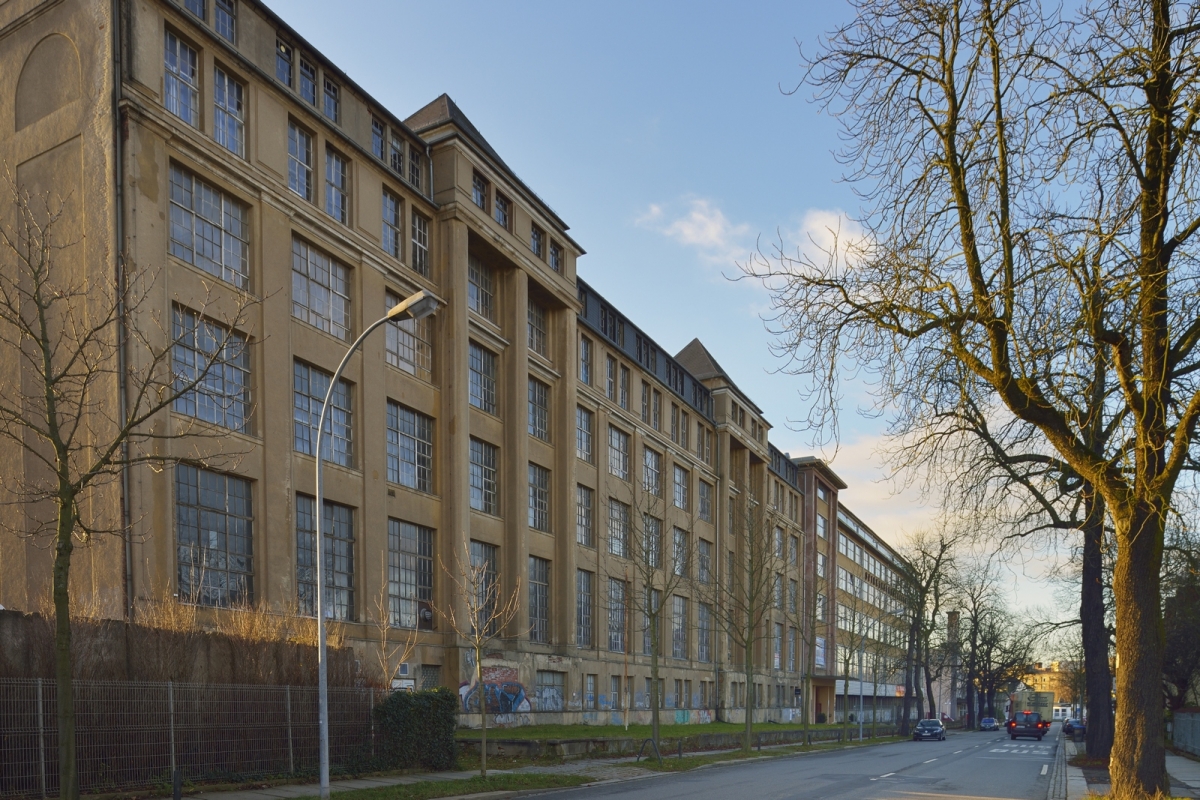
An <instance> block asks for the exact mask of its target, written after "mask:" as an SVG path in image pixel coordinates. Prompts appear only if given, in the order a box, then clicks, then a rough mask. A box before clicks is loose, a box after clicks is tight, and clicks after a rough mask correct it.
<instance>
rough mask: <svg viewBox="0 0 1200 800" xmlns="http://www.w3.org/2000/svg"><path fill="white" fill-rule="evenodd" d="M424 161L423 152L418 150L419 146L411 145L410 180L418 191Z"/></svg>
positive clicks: (409, 159) (409, 157)
mask: <svg viewBox="0 0 1200 800" xmlns="http://www.w3.org/2000/svg"><path fill="white" fill-rule="evenodd" d="M422 161H423V160H422V158H421V154H420V153H418V152H417V148H415V147H410V148H409V149H408V182H409V183H411V184H412V185H413V188H414V189H417V190H418V191H419V190H420V188H421V170H422Z"/></svg>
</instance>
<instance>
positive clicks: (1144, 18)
mask: <svg viewBox="0 0 1200 800" xmlns="http://www.w3.org/2000/svg"><path fill="white" fill-rule="evenodd" d="M854 7H855V10H856V12H857V15H856V19H855V20H854V21H852V22H851V23H849V24H848V25H846V26H843V27H842V28H840V29H838V30H836V31H834V32H833V33H832V34H831V35H830V36H828V37H827V38H826V39H824V40H823V41H822V42H821V43H820V45H819V47H818V50H817V52H816V54H815V56H814V57H812V58H807V59H806V63H805V67H806V70H807V71H806V73H805V81H806V82H807V83H808V84H809V85H811V86H813V87H815V89H816V92H817V95H818V100H819V101H821V102H824V103H825V104H826V105H827V106H828V107H829V108H830V110H831V111H833V112H834V113H836V114H837V115H838V116H839V118H840V119H841V120H842V122H843V124H844V125H845V131H844V134H845V142H846V147H845V149H844V150H843V152H842V153H841V155H842V157H843V159H844V161H845V163H846V164H847V165H848V167H849V170H850V174H849V178H850V179H851V180H852V181H854V182H855V183H856V185H857V186H858V187H859V188H860V190H861V192H862V196H863V199H864V206H865V208H864V210H863V212H862V214H861V215H860V216H861V219H860V223H861V227H862V230H863V234H862V235H861V236H858V237H856V238H855V241H854V242H852V243H851V246H849V247H843V248H835V249H834V251H833V252H832V253H831V258H829V259H828V260H824V261H817V260H813V259H806V258H805V257H804V256H803V254H800V255H799V256H796V257H793V256H792V255H790V253H784V252H782V249H781V252H780V253H779V254H777V255H776V256H773V257H763V258H761V259H759V260H758V261H756V262H754V263H752V264H748V265H746V268H747V272H748V274H750V275H752V276H754V277H757V278H761V279H762V280H764V281H765V282H766V284H767V285H768V287H769V288H770V289H771V291H772V295H773V300H774V304H775V308H776V309H777V312H778V313H777V315H776V316H775V317H774V319H773V322H772V324H773V325H774V326H775V328H776V329H777V330H778V331H779V332H780V333H781V337H782V338H781V341H780V347H781V349H782V350H783V351H784V352H785V353H786V354H787V355H789V356H791V357H792V358H793V362H792V369H794V370H796V371H797V372H800V373H802V374H804V375H805V376H807V377H809V378H811V379H812V381H813V394H812V397H813V398H814V399H815V400H816V402H814V403H813V404H812V406H811V408H812V415H813V416H812V418H811V421H812V422H813V423H814V424H815V425H817V426H818V427H821V428H824V429H825V430H830V431H834V432H836V425H837V401H838V398H840V397H841V396H842V394H841V392H840V391H839V390H838V386H837V383H838V381H839V379H840V377H841V376H842V375H844V374H848V373H855V374H867V375H869V376H870V378H871V381H872V386H873V387H875V391H876V392H877V393H878V396H877V397H876V398H875V402H876V407H877V408H878V407H888V406H889V405H890V401H891V398H894V397H903V396H911V395H912V394H913V387H914V386H915V385H918V384H921V383H925V384H926V385H928V386H930V388H931V390H932V389H934V388H935V387H936V385H937V384H938V382H939V380H940V376H941V375H943V374H945V372H946V371H947V370H949V371H950V372H952V373H953V374H959V373H965V374H967V375H969V376H971V378H972V379H973V380H975V381H978V383H979V385H980V387H983V388H984V389H986V392H985V393H984V394H981V395H977V396H980V397H985V398H986V399H987V401H988V403H989V405H988V406H987V413H989V414H991V415H996V416H1000V415H1010V416H1012V417H1015V418H1017V419H1019V420H1021V421H1022V422H1023V423H1025V424H1027V425H1029V426H1030V427H1031V428H1032V429H1034V430H1036V431H1037V432H1038V434H1039V435H1040V436H1041V437H1043V439H1044V441H1045V442H1046V445H1047V447H1048V448H1049V450H1050V451H1051V452H1053V453H1054V454H1055V455H1056V456H1057V457H1058V458H1060V459H1061V460H1062V462H1063V463H1064V464H1066V465H1067V466H1068V467H1069V468H1070V470H1071V471H1072V472H1073V473H1074V474H1075V475H1077V476H1078V477H1079V478H1080V479H1081V480H1084V481H1086V482H1087V483H1088V484H1089V485H1090V486H1091V487H1093V488H1094V490H1095V492H1096V494H1097V495H1098V496H1099V497H1100V498H1102V499H1103V501H1104V504H1105V511H1106V513H1107V515H1108V518H1109V520H1110V521H1111V524H1112V527H1113V531H1114V535H1115V541H1116V548H1117V553H1116V564H1115V568H1114V572H1113V586H1112V592H1113V599H1114V604H1115V626H1116V648H1117V655H1118V657H1119V659H1120V669H1119V670H1118V673H1117V682H1116V685H1117V708H1118V710H1119V714H1118V715H1117V717H1116V725H1115V735H1114V744H1113V749H1112V753H1111V758H1110V770H1111V774H1112V779H1113V791H1114V793H1115V794H1117V795H1119V796H1121V797H1128V798H1140V797H1148V796H1153V795H1154V794H1156V793H1158V792H1160V791H1162V792H1165V791H1168V790H1169V786H1168V784H1167V779H1166V772H1165V759H1164V754H1165V750H1164V744H1163V737H1162V724H1163V709H1162V693H1161V676H1162V665H1163V650H1164V637H1163V628H1162V616H1161V607H1160V604H1161V568H1162V559H1163V543H1164V529H1165V526H1166V520H1167V514H1168V513H1169V511H1170V509H1171V508H1172V500H1173V497H1174V492H1175V487H1176V484H1177V482H1178V479H1179V476H1180V473H1181V471H1182V470H1183V469H1184V467H1185V465H1186V464H1187V462H1188V456H1189V451H1190V450H1191V448H1192V447H1193V445H1194V444H1195V441H1196V434H1197V430H1196V429H1197V422H1198V421H1200V380H1197V375H1198V374H1200V347H1198V345H1200V291H1197V285H1198V283H1200V274H1198V271H1197V269H1196V267H1195V263H1196V258H1195V255H1196V254H1195V252H1194V250H1195V247H1196V244H1195V234H1196V232H1197V231H1200V196H1198V194H1197V192H1196V191H1195V187H1194V181H1192V179H1191V176H1192V175H1193V174H1194V172H1195V170H1196V168H1197V167H1200V164H1197V163H1196V162H1197V148H1196V141H1197V136H1196V134H1197V126H1198V125H1200V52H1198V51H1200V24H1198V21H1200V7H1197V6H1195V5H1194V4H1182V3H1175V4H1173V3H1171V2H1169V1H1168V0H1141V1H1140V2H1133V3H1118V2H1115V1H1110V2H1097V3H1095V4H1093V5H1084V6H1082V7H1076V6H1070V7H1063V6H1050V7H1044V6H1042V5H1040V4H1038V3H1035V2H1032V0H1029V1H1025V0H1016V1H1014V2H1009V3H1004V4H995V3H994V2H992V0H976V1H974V2H972V1H971V0H941V1H940V2H933V3H923V4H906V3H900V2H897V1H896V0H858V1H857V2H855V3H854ZM1097 352H1103V353H1104V362H1103V363H1104V369H1105V371H1106V373H1107V378H1106V381H1105V385H1106V386H1111V387H1113V389H1112V391H1111V392H1110V393H1109V394H1108V395H1107V400H1106V402H1104V403H1103V405H1102V408H1101V409H1100V410H1099V412H1098V413H1100V414H1102V417H1103V419H1102V423H1101V424H1102V426H1103V427H1104V429H1105V430H1110V431H1111V436H1110V437H1109V438H1108V439H1107V446H1106V447H1105V449H1103V450H1100V451H1097V450H1096V449H1095V448H1094V447H1093V446H1092V442H1091V441H1090V439H1089V437H1088V435H1087V426H1088V423H1089V422H1090V421H1091V420H1088V419H1085V418H1084V417H1083V416H1082V415H1081V407H1080V406H1079V405H1078V403H1076V402H1075V399H1076V398H1078V397H1079V395H1080V392H1081V390H1082V389H1083V387H1085V386H1086V385H1087V383H1088V381H1089V380H1090V377H1091V376H1092V374H1093V370H1094V367H1095V363H1094V361H1095V360H1094V358H1093V354H1095V353H1097ZM898 413H901V414H902V413H903V408H902V407H901V408H900V411H899V412H898Z"/></svg>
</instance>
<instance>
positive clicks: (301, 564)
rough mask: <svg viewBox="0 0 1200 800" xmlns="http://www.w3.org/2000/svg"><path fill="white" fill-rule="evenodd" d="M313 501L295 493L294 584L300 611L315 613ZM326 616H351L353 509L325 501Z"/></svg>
mask: <svg viewBox="0 0 1200 800" xmlns="http://www.w3.org/2000/svg"><path fill="white" fill-rule="evenodd" d="M316 505H317V503H316V500H315V499H314V498H312V497H309V496H307V495H303V494H301V495H296V586H297V590H298V597H297V599H298V600H299V603H300V613H301V614H304V615H306V616H310V617H315V616H316V615H317V612H316V608H317V544H316V541H317V537H316ZM324 511H325V513H324V515H323V516H324V519H323V520H322V522H321V528H322V530H323V532H324V535H325V541H324V546H323V548H322V550H323V551H324V554H325V563H324V564H323V565H322V566H323V571H324V573H325V592H324V595H325V598H324V599H325V616H326V618H327V619H336V620H343V621H346V620H352V619H354V510H353V509H351V508H350V507H349V506H344V505H341V504H338V503H331V502H329V501H328V500H326V501H325V509H324Z"/></svg>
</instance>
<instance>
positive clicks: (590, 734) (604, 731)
mask: <svg viewBox="0 0 1200 800" xmlns="http://www.w3.org/2000/svg"><path fill="white" fill-rule="evenodd" d="M841 727H842V726H841V724H840V723H839V724H829V723H825V724H821V725H809V730H811V731H831V730H832V731H836V730H841ZM745 730H746V726H745V725H744V724H743V723H741V722H698V723H686V724H672V725H663V726H662V727H661V729H660V733H659V735H660V736H661V737H662V738H664V739H676V738H678V737H680V736H695V735H697V734H702V733H735V734H741V733H743V732H744V731H745ZM800 730H804V726H803V725H801V724H792V723H769V722H768V723H762V722H759V723H756V724H755V726H754V732H755V733H756V734H758V733H775V732H778V731H800ZM650 731H651V728H650V726H649V725H630V726H629V729H628V730H626V729H625V726H624V725H521V726H517V727H514V728H488V739H490V740H500V739H648V738H650ZM853 731H854V734H855V735H857V733H858V726H857V725H855V726H854V728H853ZM457 736H458V738H459V739H478V738H479V736H480V731H479V729H478V728H459V729H458V734H457Z"/></svg>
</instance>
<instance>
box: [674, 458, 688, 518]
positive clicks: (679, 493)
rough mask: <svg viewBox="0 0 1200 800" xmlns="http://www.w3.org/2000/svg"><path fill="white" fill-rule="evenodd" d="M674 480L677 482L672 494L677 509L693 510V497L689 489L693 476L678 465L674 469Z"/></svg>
mask: <svg viewBox="0 0 1200 800" xmlns="http://www.w3.org/2000/svg"><path fill="white" fill-rule="evenodd" d="M674 478H675V481H674V487H673V489H674V491H673V492H672V500H673V501H674V503H675V507H676V508H682V509H683V510H684V511H687V510H688V509H690V508H691V497H690V492H689V491H688V489H689V487H690V484H691V480H692V476H691V475H690V474H689V473H688V471H687V470H686V469H684V468H683V467H681V466H679V465H678V464H676V465H675V469H674Z"/></svg>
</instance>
